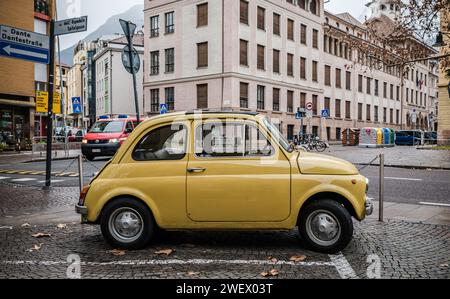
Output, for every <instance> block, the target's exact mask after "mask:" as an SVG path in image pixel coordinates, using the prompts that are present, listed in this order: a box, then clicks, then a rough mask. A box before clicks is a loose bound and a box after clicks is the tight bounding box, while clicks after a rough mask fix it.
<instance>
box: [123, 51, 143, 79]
mask: <svg viewBox="0 0 450 299" xmlns="http://www.w3.org/2000/svg"><path fill="white" fill-rule="evenodd" d="M131 55H133V57H132V60H133V69H134V73H135V74H136V73H137V72H139V69H140V68H141V59H140V58H139V54H138V52H137V51H136V49H135V48H133V50H132V51H131ZM122 64H123V66H124V67H125V69H126V70H127V72H128V73H130V74H133V70H132V69H131V62H130V47H128V46H125V47H124V48H123V50H122Z"/></svg>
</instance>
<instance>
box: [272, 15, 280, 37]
mask: <svg viewBox="0 0 450 299" xmlns="http://www.w3.org/2000/svg"><path fill="white" fill-rule="evenodd" d="M280 18H281V16H280V15H279V14H277V13H274V14H273V34H275V35H280Z"/></svg>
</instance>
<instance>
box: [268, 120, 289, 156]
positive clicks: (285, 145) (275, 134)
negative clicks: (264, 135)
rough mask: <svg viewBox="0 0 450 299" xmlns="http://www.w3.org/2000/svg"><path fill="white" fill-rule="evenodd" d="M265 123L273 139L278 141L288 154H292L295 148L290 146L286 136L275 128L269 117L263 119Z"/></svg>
mask: <svg viewBox="0 0 450 299" xmlns="http://www.w3.org/2000/svg"><path fill="white" fill-rule="evenodd" d="M263 123H264V125H265V126H266V128H267V129H268V130H269V131H270V133H271V134H272V136H273V138H274V139H276V140H278V142H279V143H280V145H281V146H282V147H283V148H284V149H285V150H286V151H288V152H290V153H291V152H292V151H293V150H294V148H293V147H292V146H291V145H290V144H289V141H287V139H286V138H284V136H283V135H282V134H281V133H280V131H279V130H278V128H277V127H275V126H274V125H273V124H272V123H271V122H270V120H269V118H268V117H265V118H264V119H263Z"/></svg>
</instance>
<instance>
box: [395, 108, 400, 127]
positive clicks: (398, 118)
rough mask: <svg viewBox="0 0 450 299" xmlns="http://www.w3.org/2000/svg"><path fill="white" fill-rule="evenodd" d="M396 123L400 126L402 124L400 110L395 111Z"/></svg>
mask: <svg viewBox="0 0 450 299" xmlns="http://www.w3.org/2000/svg"><path fill="white" fill-rule="evenodd" d="M395 123H396V124H397V125H398V124H399V123H400V110H398V109H397V110H396V111H395Z"/></svg>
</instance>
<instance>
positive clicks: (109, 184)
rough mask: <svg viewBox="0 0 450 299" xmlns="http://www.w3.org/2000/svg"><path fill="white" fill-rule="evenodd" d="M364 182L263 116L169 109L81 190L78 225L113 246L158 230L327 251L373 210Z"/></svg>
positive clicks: (135, 243) (143, 241) (137, 242)
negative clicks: (252, 234) (251, 234)
mask: <svg viewBox="0 0 450 299" xmlns="http://www.w3.org/2000/svg"><path fill="white" fill-rule="evenodd" d="M367 188H368V180H367V179H366V178H365V177H363V176H361V175H360V174H359V172H358V170H357V169H356V168H355V167H354V166H353V165H352V164H350V163H348V162H346V161H343V160H340V159H337V158H333V157H330V156H325V155H319V154H312V153H307V152H299V151H296V150H295V149H294V148H292V147H291V146H290V144H289V143H288V141H287V140H286V139H285V138H284V137H283V136H282V134H280V132H279V131H278V129H277V127H276V126H274V125H273V124H272V123H271V122H270V120H269V118H267V117H265V116H262V115H258V114H252V113H236V112H233V113H226V112H215V113H212V112H210V113H208V112H203V113H200V114H199V113H173V114H168V115H164V116H157V117H154V118H151V119H149V120H147V121H145V122H143V123H142V124H140V125H139V126H138V127H137V128H136V129H135V131H134V132H133V133H132V134H131V135H130V136H129V138H128V140H127V141H126V142H125V143H124V144H123V145H122V146H121V147H120V149H119V151H118V152H117V153H116V155H115V156H114V157H113V158H112V159H111V161H109V162H108V163H107V164H106V165H105V166H104V167H103V169H102V170H101V171H100V172H99V173H98V174H97V175H96V177H94V178H93V179H92V181H91V182H90V184H89V185H88V186H86V187H85V188H84V190H83V191H82V192H81V195H80V200H79V202H78V204H77V206H76V210H77V212H78V213H80V214H81V215H82V221H83V222H85V223H94V224H100V226H101V231H102V234H103V235H104V237H105V238H106V240H107V241H108V242H109V243H110V244H111V245H112V246H115V247H119V248H124V249H138V248H142V247H144V246H146V245H147V243H149V241H150V240H151V239H152V237H153V235H154V231H155V229H156V228H161V229H164V230H291V229H294V228H295V227H298V228H299V232H300V239H301V240H302V241H303V243H304V244H305V245H306V246H307V247H308V248H310V249H312V250H315V251H319V252H327V253H334V252H337V251H340V250H342V249H343V248H344V247H346V246H347V244H348V243H349V242H350V240H351V239H352V235H353V222H352V217H354V218H356V219H357V220H359V221H361V220H363V219H364V218H365V216H366V215H370V214H371V213H372V203H371V202H370V201H369V200H368V199H367V197H366V193H367Z"/></svg>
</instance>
